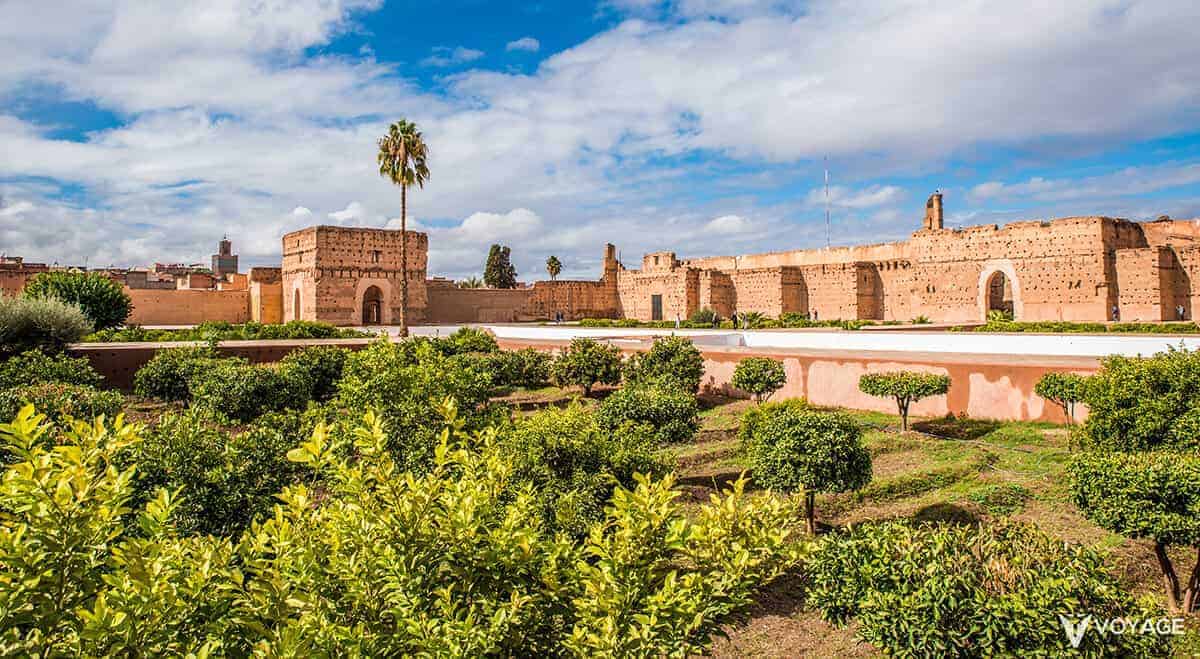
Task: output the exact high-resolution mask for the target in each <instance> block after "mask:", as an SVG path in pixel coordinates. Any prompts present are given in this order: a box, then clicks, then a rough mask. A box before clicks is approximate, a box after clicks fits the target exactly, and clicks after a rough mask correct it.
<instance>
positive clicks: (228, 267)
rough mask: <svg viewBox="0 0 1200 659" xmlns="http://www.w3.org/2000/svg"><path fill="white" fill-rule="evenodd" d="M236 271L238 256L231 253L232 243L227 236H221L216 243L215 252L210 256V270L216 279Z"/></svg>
mask: <svg viewBox="0 0 1200 659" xmlns="http://www.w3.org/2000/svg"><path fill="white" fill-rule="evenodd" d="M237 271H238V257H237V254H234V253H233V243H232V242H230V241H229V238H222V239H221V242H219V243H217V253H216V254H213V256H212V272H213V275H215V276H216V278H217V279H223V278H224V277H225V275H228V274H234V273H236V272H237Z"/></svg>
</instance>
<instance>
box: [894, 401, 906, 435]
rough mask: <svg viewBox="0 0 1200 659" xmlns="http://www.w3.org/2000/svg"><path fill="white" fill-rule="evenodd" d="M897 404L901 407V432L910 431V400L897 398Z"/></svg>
mask: <svg viewBox="0 0 1200 659" xmlns="http://www.w3.org/2000/svg"><path fill="white" fill-rule="evenodd" d="M896 406H897V407H899V408H900V432H908V402H906V401H903V400H900V399H899V398H897V399H896Z"/></svg>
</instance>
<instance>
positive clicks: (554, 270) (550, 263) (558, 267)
mask: <svg viewBox="0 0 1200 659" xmlns="http://www.w3.org/2000/svg"><path fill="white" fill-rule="evenodd" d="M546 272H547V273H548V274H549V275H550V281H554V280H555V279H557V278H558V273H560V272H562V261H559V260H558V257H557V256H551V257H550V258H548V259H546Z"/></svg>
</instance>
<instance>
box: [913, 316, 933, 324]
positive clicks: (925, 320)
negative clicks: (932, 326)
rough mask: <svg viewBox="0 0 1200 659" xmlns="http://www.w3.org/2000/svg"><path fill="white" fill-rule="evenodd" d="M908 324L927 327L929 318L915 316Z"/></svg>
mask: <svg viewBox="0 0 1200 659" xmlns="http://www.w3.org/2000/svg"><path fill="white" fill-rule="evenodd" d="M908 322H909V323H911V324H913V325H928V324H929V322H930V321H929V316H917V317H916V318H913V319H912V320H910V321H908Z"/></svg>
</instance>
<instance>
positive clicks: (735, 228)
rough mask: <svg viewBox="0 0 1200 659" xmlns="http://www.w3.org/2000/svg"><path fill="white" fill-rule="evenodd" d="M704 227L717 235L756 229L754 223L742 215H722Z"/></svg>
mask: <svg viewBox="0 0 1200 659" xmlns="http://www.w3.org/2000/svg"><path fill="white" fill-rule="evenodd" d="M704 227H705V229H706V230H708V231H711V232H713V233H716V234H723V235H729V234H738V233H744V232H746V231H749V230H750V229H752V228H753V227H754V223H753V222H751V221H750V220H748V219H746V218H744V217H742V216H740V215H722V216H721V217H718V218H714V219H712V220H709V222H708V223H707V224H705V225H704Z"/></svg>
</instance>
